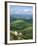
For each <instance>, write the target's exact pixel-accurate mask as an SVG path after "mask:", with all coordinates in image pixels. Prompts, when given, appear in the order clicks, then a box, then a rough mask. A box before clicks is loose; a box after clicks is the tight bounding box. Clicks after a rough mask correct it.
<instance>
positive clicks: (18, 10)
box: [10, 5, 32, 15]
mask: <svg viewBox="0 0 37 46" xmlns="http://www.w3.org/2000/svg"><path fill="white" fill-rule="evenodd" d="M10 14H11V15H12V14H32V6H17V5H10Z"/></svg>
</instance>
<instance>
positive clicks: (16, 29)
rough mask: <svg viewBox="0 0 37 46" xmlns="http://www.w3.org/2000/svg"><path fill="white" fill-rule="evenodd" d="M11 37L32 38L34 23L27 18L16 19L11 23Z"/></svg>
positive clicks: (17, 38)
mask: <svg viewBox="0 0 37 46" xmlns="http://www.w3.org/2000/svg"><path fill="white" fill-rule="evenodd" d="M10 30H11V31H10V39H11V40H21V39H22V40H23V39H32V23H29V22H27V21H25V20H15V21H12V22H11V23H10Z"/></svg>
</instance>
